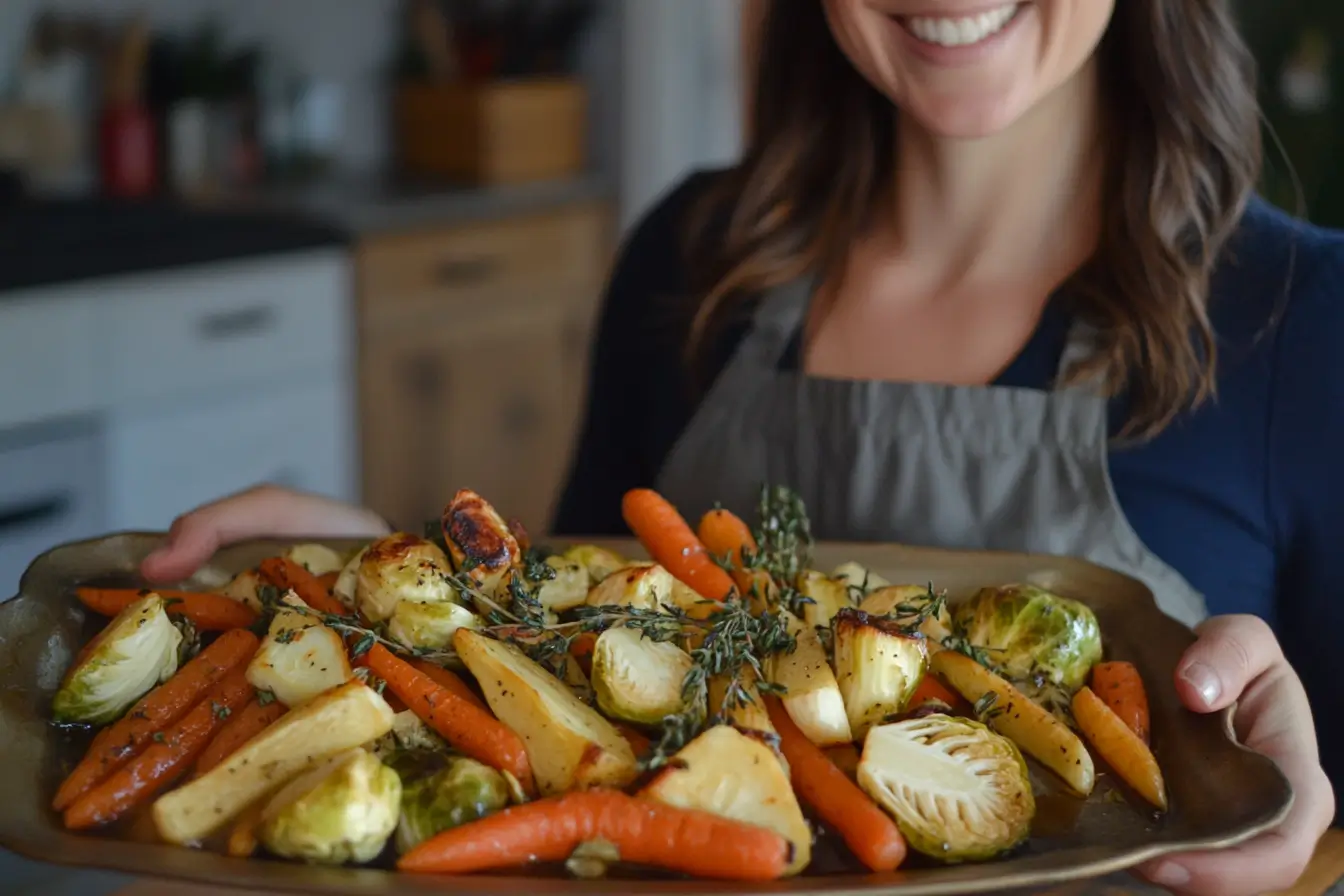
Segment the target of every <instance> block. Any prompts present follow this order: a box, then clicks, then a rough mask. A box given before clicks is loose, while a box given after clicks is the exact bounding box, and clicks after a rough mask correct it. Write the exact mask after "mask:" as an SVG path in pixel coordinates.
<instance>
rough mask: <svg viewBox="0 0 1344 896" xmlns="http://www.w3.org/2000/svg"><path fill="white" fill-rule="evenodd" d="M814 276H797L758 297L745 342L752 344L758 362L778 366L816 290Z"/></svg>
mask: <svg viewBox="0 0 1344 896" xmlns="http://www.w3.org/2000/svg"><path fill="white" fill-rule="evenodd" d="M816 284H817V278H816V277H815V276H807V277H800V278H798V279H797V280H791V281H789V282H788V283H783V284H780V285H779V286H776V287H775V288H773V289H771V290H769V291H767V292H766V294H765V295H764V296H762V297H761V301H760V303H759V304H758V305H757V306H756V311H755V313H754V314H753V315H752V328H751V332H750V333H749V334H748V336H747V339H748V340H750V341H751V342H752V343H753V349H754V351H753V353H754V355H755V359H756V361H757V362H758V363H764V364H765V365H766V366H768V367H777V366H779V363H780V361H781V360H782V359H783V358H784V355H785V354H786V353H787V352H788V350H789V345H790V344H791V343H792V342H793V339H794V337H795V336H797V335H798V329H799V327H800V326H802V323H803V320H804V319H805V318H806V317H807V309H808V306H809V304H810V303H811V301H812V295H813V293H814V291H815V289H816Z"/></svg>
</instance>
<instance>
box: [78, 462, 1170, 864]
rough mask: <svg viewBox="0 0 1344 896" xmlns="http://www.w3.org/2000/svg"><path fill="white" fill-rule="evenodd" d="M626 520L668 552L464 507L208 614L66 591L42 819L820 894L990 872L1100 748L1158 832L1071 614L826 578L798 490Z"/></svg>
mask: <svg viewBox="0 0 1344 896" xmlns="http://www.w3.org/2000/svg"><path fill="white" fill-rule="evenodd" d="M624 513H625V518H626V521H627V523H628V524H629V526H630V528H631V531H632V532H633V533H634V535H635V536H636V537H637V538H638V539H639V541H640V543H641V544H642V545H643V547H644V548H645V550H646V551H647V554H648V556H649V557H650V558H652V559H650V560H636V559H631V558H626V557H621V556H617V555H615V554H613V553H612V552H611V551H609V550H606V549H604V548H601V547H597V546H592V545H580V546H576V547H569V548H568V549H562V548H557V549H555V550H550V549H545V548H541V547H540V546H533V545H532V544H530V543H529V539H528V536H527V534H526V533H525V532H524V531H523V529H522V527H521V526H519V525H517V524H512V523H509V522H506V521H505V519H504V518H503V517H502V516H501V515H500V514H499V513H498V512H496V511H495V509H494V508H493V507H491V506H490V505H489V504H488V503H487V502H486V501H485V500H484V499H483V498H481V497H480V496H479V495H477V494H475V493H473V492H470V491H462V492H459V493H458V494H457V495H456V496H454V498H453V499H452V501H451V502H450V503H449V504H448V506H447V508H446V509H445V510H444V513H443V518H442V520H441V521H436V524H435V525H434V526H432V527H427V531H426V533H425V534H424V535H415V534H410V533H397V534H394V535H390V536H387V537H385V538H380V539H378V540H377V541H374V542H372V543H371V544H368V545H365V546H364V547H363V548H361V549H360V550H358V551H356V552H354V553H353V554H352V555H350V556H345V555H342V554H340V553H337V552H336V551H333V550H331V549H330V548H328V547H324V546H322V545H315V544H314V545H301V546H299V547H295V548H293V549H291V550H289V551H287V552H285V553H284V554H282V555H280V556H275V557H271V558H268V559H266V560H265V561H263V562H262V563H261V564H259V566H258V567H257V568H256V569H251V570H247V571H245V572H243V573H241V574H239V575H238V576H236V577H235V578H234V579H233V581H231V582H230V583H229V584H228V585H227V587H224V588H222V589H221V590H220V592H219V593H216V594H208V593H202V592H192V591H169V590H157V591H149V590H131V589H110V588H81V589H79V590H78V597H79V599H80V601H81V602H82V603H84V605H85V606H86V607H87V608H88V609H89V610H91V611H92V612H93V613H95V614H98V615H100V616H103V617H109V621H107V622H106V624H105V625H104V626H103V628H102V630H101V631H100V632H99V633H98V634H97V635H96V636H95V637H94V638H93V639H92V640H91V641H90V642H89V643H88V644H87V645H86V646H85V647H84V648H83V650H82V651H81V652H80V653H79V654H78V656H76V657H75V659H74V662H73V664H72V665H71V667H70V669H69V670H68V671H67V673H66V675H65V679H64V681H63V683H62V685H61V687H60V689H59V691H58V692H57V693H56V695H55V697H54V699H53V702H52V718H53V720H54V722H55V723H57V724H61V725H66V726H69V725H84V726H88V727H89V728H91V729H93V730H94V732H95V733H94V736H93V740H92V744H91V746H90V747H89V749H88V752H87V754H86V755H85V756H84V758H83V760H82V761H81V762H80V763H79V764H78V765H77V766H75V767H74V769H73V770H72V771H71V772H70V773H69V774H68V776H67V777H66V778H65V780H64V781H63V782H62V783H61V785H60V787H59V789H58V791H57V793H56V795H55V797H54V800H53V807H54V808H55V810H56V811H57V812H59V813H61V815H62V817H63V819H64V823H65V825H66V827H67V828H69V829H72V830H92V829H100V828H109V827H110V828H111V830H112V831H113V832H115V831H116V830H118V827H117V826H118V825H120V824H125V823H127V822H129V821H130V820H131V819H134V818H140V819H143V818H145V817H146V815H147V816H148V819H149V820H150V821H151V822H152V827H153V829H154V831H155V832H156V834H157V836H158V838H159V839H161V840H162V841H164V842H166V843H170V844H176V845H180V846H184V847H188V846H189V847H197V848H205V849H214V850H219V851H223V852H226V853H227V854H229V855H233V856H251V855H253V854H268V855H271V856H273V857H278V858H283V859H290V860H295V861H302V862H310V863H321V864H329V865H342V864H347V863H353V864H368V863H379V864H386V863H389V862H390V863H395V866H396V867H397V868H398V869H400V870H403V871H406V872H436V873H468V872H483V871H492V870H503V869H507V868H514V867H517V866H521V865H526V864H529V863H534V862H542V863H553V864H555V865H560V864H563V865H564V867H565V868H566V869H568V872H569V873H571V874H573V875H576V876H581V877H592V876H599V875H602V874H604V873H606V871H607V870H608V869H609V868H610V867H611V866H613V865H615V864H617V863H624V864H630V865H634V866H638V867H646V868H657V869H660V870H662V871H665V872H673V873H682V874H687V875H691V876H697V877H706V878H723V879H740V880H770V879H775V878H780V877H785V876H790V875H796V874H800V873H803V872H805V871H807V870H808V868H809V864H810V863H811V861H812V853H813V848H814V838H815V837H816V836H817V832H818V831H819V830H824V831H826V832H827V834H826V836H831V837H835V838H837V839H838V841H839V842H842V843H843V844H844V847H845V848H846V849H847V851H848V852H849V853H850V854H851V855H852V856H853V859H854V867H855V868H859V867H866V868H868V869H871V870H873V871H889V870H892V869H895V868H897V867H899V866H901V865H902V864H903V863H904V862H905V861H906V859H907V854H908V853H910V852H912V851H913V852H914V853H919V854H921V855H923V856H925V857H928V859H931V860H934V861H937V862H943V863H955V862H971V861H984V860H988V859H993V858H995V857H997V856H1002V855H1004V854H1005V853H1008V852H1010V851H1012V850H1013V849H1015V848H1017V847H1018V846H1020V845H1021V844H1023V843H1024V842H1025V841H1026V840H1027V838H1028V836H1029V835H1030V833H1031V830H1032V823H1033V819H1034V816H1035V814H1036V809H1037V805H1038V802H1039V797H1040V792H1039V787H1041V786H1043V785H1042V784H1041V782H1042V781H1044V782H1046V785H1048V786H1050V787H1052V788H1053V789H1054V790H1056V791H1058V792H1063V793H1066V794H1070V795H1072V797H1074V798H1077V799H1086V798H1087V797H1088V795H1089V794H1091V793H1092V792H1093V789H1094V786H1095V782H1096V778H1097V772H1096V766H1095V765H1094V757H1095V759H1096V760H1100V761H1101V762H1102V763H1104V764H1105V766H1106V767H1108V768H1109V769H1110V770H1111V771H1112V772H1113V774H1114V776H1115V777H1116V778H1117V779H1118V780H1120V781H1122V782H1123V783H1124V784H1125V785H1127V787H1126V788H1125V789H1123V790H1120V791H1117V792H1119V793H1122V794H1128V795H1129V796H1128V798H1129V799H1131V800H1133V801H1134V802H1135V803H1136V806H1137V807H1139V808H1141V809H1143V810H1144V811H1149V812H1152V811H1158V812H1161V811H1165V810H1166V808H1167V797H1166V789H1165V787H1164V784H1163V780H1162V774H1161V771H1160V770H1159V768H1158V765H1157V762H1156V760H1155V759H1154V755H1153V753H1152V751H1151V750H1150V748H1149V746H1148V739H1149V725H1148V706H1147V698H1146V696H1145V690H1144V684H1143V681H1142V680H1141V679H1140V677H1139V674H1138V671H1137V670H1136V669H1135V668H1134V666H1132V665H1130V664H1129V663H1125V662H1106V661H1104V658H1103V655H1102V640H1101V631H1100V628H1099V626H1098V623H1097V619H1096V617H1095V616H1094V615H1093V613H1092V611H1091V610H1090V609H1089V608H1088V607H1087V605H1086V604H1084V603H1082V602H1079V601H1078V600H1075V599H1069V598H1066V597H1063V596H1060V595H1056V594H1052V593H1049V592H1047V591H1045V590H1042V589H1040V588H1037V587H1032V586H1029V585H1003V584H999V583H987V585H986V587H985V588H984V589H982V590H981V591H980V592H979V593H977V594H975V595H973V596H972V597H971V598H970V599H968V600H965V601H961V602H959V603H957V604H956V605H955V606H952V605H949V603H948V601H947V600H946V598H945V595H944V594H943V593H942V592H940V591H939V590H938V589H937V587H936V583H934V584H932V585H931V584H927V583H918V584H904V583H899V582H896V583H893V582H888V581H885V580H883V579H881V578H880V577H879V576H877V575H876V574H874V573H873V572H870V571H868V570H865V569H863V568H861V567H859V566H857V565H855V564H852V563H851V564H846V565H845V566H842V567H841V568H839V569H836V570H832V571H830V572H825V571H821V570H817V569H815V568H813V561H812V553H811V552H812V538H811V534H810V528H809V526H808V522H807V517H806V513H805V510H804V508H803V507H802V506H801V503H800V502H799V500H798V499H797V497H796V496H794V495H793V494H792V493H790V492H789V491H788V490H787V489H782V488H765V489H763V490H762V494H761V501H760V506H759V508H758V509H757V518H756V519H755V520H753V521H752V524H751V525H748V523H747V522H745V521H744V520H742V519H740V518H739V517H737V516H735V515H733V514H732V513H729V512H728V511H725V510H714V511H711V512H710V513H708V514H706V515H705V517H704V518H703V519H701V520H700V521H699V525H698V527H697V528H695V529H693V528H692V527H691V526H690V525H689V524H688V522H687V521H686V520H685V519H684V518H683V517H682V516H681V515H680V514H679V513H678V512H677V510H676V509H675V508H673V507H672V506H671V505H670V504H669V503H668V502H667V501H666V500H664V499H663V498H662V497H661V496H660V495H658V494H657V493H655V492H652V491H648V490H637V491H632V492H630V493H629V494H628V495H627V496H626V498H625V502H624ZM1029 763H1030V764H1032V765H1034V766H1035V767H1036V769H1037V772H1038V774H1037V776H1036V777H1037V788H1038V789H1036V790H1034V789H1033V776H1032V774H1031V771H1030V766H1029ZM1144 804H1146V805H1144Z"/></svg>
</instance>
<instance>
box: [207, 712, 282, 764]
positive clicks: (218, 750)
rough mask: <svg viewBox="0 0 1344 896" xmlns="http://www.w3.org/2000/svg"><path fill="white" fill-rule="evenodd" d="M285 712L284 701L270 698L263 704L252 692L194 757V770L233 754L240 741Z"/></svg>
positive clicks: (262, 728)
mask: <svg viewBox="0 0 1344 896" xmlns="http://www.w3.org/2000/svg"><path fill="white" fill-rule="evenodd" d="M284 714H285V706H284V704H282V703H280V702H278V701H275V700H272V701H271V702H269V703H267V704H266V705H265V706H263V705H262V704H261V701H260V700H258V699H257V698H256V697H255V696H254V697H253V698H252V699H251V700H249V701H248V703H247V705H246V706H244V707H243V708H242V709H241V710H239V711H238V712H235V713H234V714H233V715H232V716H230V717H229V720H228V721H227V722H225V723H224V725H223V727H221V728H220V729H219V733H218V734H216V735H215V737H214V740H212V741H210V744H209V746H207V747H206V748H205V750H203V751H202V752H201V757H200V758H199V759H197V760H196V774H197V775H203V774H205V773H206V772H208V771H210V769H212V768H214V767H215V766H217V765H219V764H220V763H221V762H223V761H224V760H225V759H227V758H229V757H230V756H232V755H233V752H234V751H235V750H237V749H238V748H239V747H241V746H242V745H243V744H245V743H247V742H248V741H250V740H251V739H252V738H254V737H256V736H257V735H258V734H260V733H261V732H262V731H263V730H265V729H266V727H267V726H269V725H270V724H271V723H272V722H274V721H275V720H276V719H278V718H280V717H281V716H282V715H284Z"/></svg>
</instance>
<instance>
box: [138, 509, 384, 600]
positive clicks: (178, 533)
mask: <svg viewBox="0 0 1344 896" xmlns="http://www.w3.org/2000/svg"><path fill="white" fill-rule="evenodd" d="M386 534H388V528H387V523H385V522H383V520H381V519H380V518H379V517H378V516H377V515H376V514H375V513H373V511H371V510H365V509H364V508H362V507H354V506H351V505H349V504H343V503H341V502H340V501H333V500H332V499H330V498H323V497H319V496H317V495H306V494H303V493H301V492H293V491H289V490H288V489H283V488H278V487H276V486H273V485H262V486H258V487H256V488H252V489H248V490H247V491H245V492H239V493H238V494H236V495H230V496H229V497H227V498H221V499H220V500H218V501H215V502H212V503H210V504H206V505H203V506H201V507H198V508H196V509H195V510H193V511H191V512H190V513H187V514H184V515H183V516H180V517H178V518H177V519H176V520H174V521H173V526H172V528H171V529H170V530H169V531H168V543H167V544H166V545H164V546H163V547H161V548H159V549H158V550H157V551H154V552H153V553H152V554H150V555H149V556H148V557H146V558H145V561H144V563H143V564H141V567H140V572H141V574H142V575H144V577H145V578H147V579H149V580H150V581H151V582H172V581H176V580H178V579H185V578H186V577H187V576H190V575H191V574H192V573H194V572H195V571H196V570H197V569H200V567H201V566H202V565H203V564H204V563H205V562H206V561H207V560H209V559H210V558H211V556H213V555H214V553H215V551H217V550H219V549H220V548H221V547H223V546H225V545H228V544H233V543H234V542H237V541H244V540H246V539H249V538H285V537H295V536H313V537H327V538H356V537H368V538H376V537H378V536H380V535H386Z"/></svg>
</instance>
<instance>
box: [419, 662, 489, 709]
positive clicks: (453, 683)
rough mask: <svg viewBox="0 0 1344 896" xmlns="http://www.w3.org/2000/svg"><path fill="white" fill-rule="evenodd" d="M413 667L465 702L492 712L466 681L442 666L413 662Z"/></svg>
mask: <svg viewBox="0 0 1344 896" xmlns="http://www.w3.org/2000/svg"><path fill="white" fill-rule="evenodd" d="M411 665H412V666H414V667H415V668H417V669H419V670H420V671H421V672H423V673H425V674H426V675H428V676H429V678H430V680H431V681H433V682H434V683H435V684H437V685H439V686H440V687H444V688H447V689H448V690H450V691H452V692H453V693H454V694H456V695H457V696H459V697H461V698H462V699H463V700H466V701H467V702H468V703H471V704H473V705H475V706H477V707H479V708H480V709H482V710H484V711H485V712H489V711H490V709H489V707H487V706H486V705H485V701H484V700H482V699H481V697H480V695H479V694H477V693H476V692H475V691H473V690H472V689H471V687H470V686H469V685H468V684H467V683H466V682H465V681H463V680H462V679H461V678H458V677H457V676H456V675H454V674H453V673H452V671H451V670H449V669H445V668H443V667H442V666H436V665H434V664H433V663H431V662H429V661H428V660H412V661H411Z"/></svg>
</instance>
